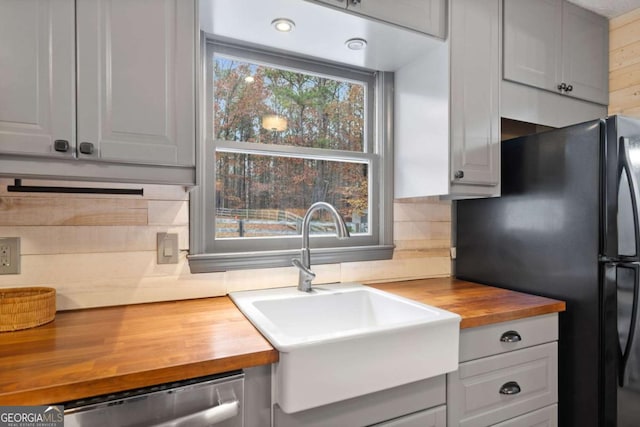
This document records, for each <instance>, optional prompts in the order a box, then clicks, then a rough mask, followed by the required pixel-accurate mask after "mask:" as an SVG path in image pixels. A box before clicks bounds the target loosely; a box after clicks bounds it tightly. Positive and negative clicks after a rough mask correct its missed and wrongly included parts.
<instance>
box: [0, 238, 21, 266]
mask: <svg viewBox="0 0 640 427" xmlns="http://www.w3.org/2000/svg"><path fill="white" fill-rule="evenodd" d="M0 274H20V238H19V237H0Z"/></svg>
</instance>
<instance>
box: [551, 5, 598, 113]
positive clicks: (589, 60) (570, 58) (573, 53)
mask: <svg viewBox="0 0 640 427" xmlns="http://www.w3.org/2000/svg"><path fill="white" fill-rule="evenodd" d="M562 17H563V19H562V21H563V27H562V81H563V82H564V83H565V84H567V85H571V86H570V87H571V88H572V90H571V91H567V92H566V94H567V95H569V96H573V97H576V98H580V99H585V100H587V101H593V102H597V103H599V104H604V105H607V104H608V103H609V70H608V65H609V59H608V58H609V52H608V50H609V21H607V19H606V18H604V17H602V16H599V15H597V14H595V13H593V12H590V11H588V10H586V9H583V8H581V7H578V6H575V5H573V4H571V3H565V4H564V8H563V13H562Z"/></svg>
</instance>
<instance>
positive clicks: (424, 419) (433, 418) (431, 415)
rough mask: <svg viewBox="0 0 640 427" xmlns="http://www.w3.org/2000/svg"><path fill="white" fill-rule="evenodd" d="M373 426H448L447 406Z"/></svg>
mask: <svg viewBox="0 0 640 427" xmlns="http://www.w3.org/2000/svg"><path fill="white" fill-rule="evenodd" d="M371 427H447V407H446V406H445V405H442V406H438V407H437V408H433V409H427V410H426V411H420V412H416V413H415V414H411V415H405V416H404V417H400V418H396V419H394V420H391V421H385V422H384V423H380V424H375V425H374V426H371Z"/></svg>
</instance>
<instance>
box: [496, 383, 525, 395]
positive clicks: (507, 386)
mask: <svg viewBox="0 0 640 427" xmlns="http://www.w3.org/2000/svg"><path fill="white" fill-rule="evenodd" d="M520 391H521V390H520V386H519V385H518V383H517V382H515V381H509V382H508V383H504V384H502V387H500V394H506V395H507V396H511V395H513V394H518V393H520Z"/></svg>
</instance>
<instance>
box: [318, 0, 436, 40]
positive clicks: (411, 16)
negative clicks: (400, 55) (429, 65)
mask: <svg viewBox="0 0 640 427" xmlns="http://www.w3.org/2000/svg"><path fill="white" fill-rule="evenodd" d="M312 1H317V2H321V3H326V4H329V5H332V6H336V7H341V8H346V9H347V10H349V11H351V12H353V13H357V14H359V15H364V16H368V17H371V18H375V19H378V20H380V21H384V22H388V23H390V24H394V25H399V26H402V27H406V28H410V29H412V30H416V31H420V32H423V33H426V34H430V35H433V36H436V37H441V38H444V36H445V30H446V27H445V16H446V0H396V1H389V0H312Z"/></svg>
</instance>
